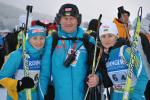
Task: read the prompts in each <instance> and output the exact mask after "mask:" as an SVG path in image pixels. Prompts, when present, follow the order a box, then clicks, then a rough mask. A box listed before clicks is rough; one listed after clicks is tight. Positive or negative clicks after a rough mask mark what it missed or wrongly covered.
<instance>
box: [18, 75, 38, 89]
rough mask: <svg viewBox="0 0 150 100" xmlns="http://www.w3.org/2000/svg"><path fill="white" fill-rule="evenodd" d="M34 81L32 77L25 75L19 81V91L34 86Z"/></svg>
mask: <svg viewBox="0 0 150 100" xmlns="http://www.w3.org/2000/svg"><path fill="white" fill-rule="evenodd" d="M34 85H35V84H34V81H33V79H32V78H30V77H23V78H22V79H21V80H18V83H17V91H18V92H20V91H21V90H23V89H27V88H33V87H34Z"/></svg>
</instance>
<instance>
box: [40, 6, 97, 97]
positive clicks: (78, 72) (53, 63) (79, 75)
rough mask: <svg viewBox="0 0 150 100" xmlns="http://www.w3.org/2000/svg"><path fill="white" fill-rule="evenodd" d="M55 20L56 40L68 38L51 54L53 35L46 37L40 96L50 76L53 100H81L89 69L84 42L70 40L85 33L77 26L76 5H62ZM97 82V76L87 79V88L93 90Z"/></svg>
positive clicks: (60, 41)
mask: <svg viewBox="0 0 150 100" xmlns="http://www.w3.org/2000/svg"><path fill="white" fill-rule="evenodd" d="M55 20H56V23H57V24H58V33H57V34H58V37H62V38H68V40H64V39H59V40H58V43H57V46H56V47H55V50H54V51H53V53H52V52H51V48H52V42H53V38H52V36H49V37H48V38H47V41H46V45H45V53H44V55H43V61H42V62H43V63H42V69H41V71H42V72H41V77H40V86H41V87H40V88H41V91H42V92H41V94H42V96H43V97H44V95H45V94H46V90H47V85H48V82H49V81H50V77H51V75H52V79H53V83H54V88H55V100H83V99H84V95H85V90H84V87H85V80H86V78H87V77H86V75H87V69H88V64H87V56H88V55H87V49H86V48H85V46H84V45H83V41H81V40H72V39H71V38H83V35H84V31H83V29H82V28H81V27H79V26H80V23H81V14H80V13H79V10H78V8H77V6H76V5H74V4H64V5H62V6H61V8H60V10H59V12H58V14H57V15H56V19H55ZM89 41H91V42H92V43H94V38H89ZM71 57H72V58H71ZM69 62H70V63H69ZM98 82H99V78H98V76H97V75H95V74H94V75H89V76H88V82H87V84H88V86H89V87H95V86H96V85H97V84H98Z"/></svg>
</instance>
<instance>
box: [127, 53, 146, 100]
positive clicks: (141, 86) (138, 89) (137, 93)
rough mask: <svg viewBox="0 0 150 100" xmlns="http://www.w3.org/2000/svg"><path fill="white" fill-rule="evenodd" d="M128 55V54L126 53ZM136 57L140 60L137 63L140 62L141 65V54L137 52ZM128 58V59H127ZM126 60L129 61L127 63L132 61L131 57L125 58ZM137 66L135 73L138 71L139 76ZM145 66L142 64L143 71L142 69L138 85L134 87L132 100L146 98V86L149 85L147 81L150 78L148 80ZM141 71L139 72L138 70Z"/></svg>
mask: <svg viewBox="0 0 150 100" xmlns="http://www.w3.org/2000/svg"><path fill="white" fill-rule="evenodd" d="M125 53H126V54H127V52H125ZM126 54H125V55H126ZM135 55H136V57H137V58H138V59H137V61H138V62H140V63H141V64H142V63H143V62H142V61H141V60H140V58H141V57H140V54H139V52H138V51H137V52H136V53H135ZM127 56H128V57H127ZM125 59H127V61H128V62H129V60H130V55H128V54H127V55H126V56H125ZM139 66H140V64H139ZM136 67H137V66H134V71H136V74H137V69H136ZM144 68H145V67H144V65H143V64H142V69H141V72H140V74H139V76H138V77H137V81H136V85H135V86H134V87H133V92H132V93H131V97H132V99H135V100H137V99H140V100H143V98H144V91H145V88H146V84H147V81H148V78H147V75H146V72H145V69H144ZM138 71H139V70H138Z"/></svg>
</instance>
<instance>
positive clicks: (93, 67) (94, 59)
mask: <svg viewBox="0 0 150 100" xmlns="http://www.w3.org/2000/svg"><path fill="white" fill-rule="evenodd" d="M101 18H102V14H100V16H99V18H98V26H97V33H99V27H100V20H101ZM97 45H98V37H96V44H95V47H94V58H93V65H92V74H94V73H95V71H96V69H97V66H98V63H99V60H98V63H97V64H96V66H95V63H96V52H97ZM101 51H102V50H100V53H101ZM98 58H100V57H98ZM89 91H90V88H89V87H88V89H87V91H86V94H85V96H84V100H86V98H87V96H88V93H89Z"/></svg>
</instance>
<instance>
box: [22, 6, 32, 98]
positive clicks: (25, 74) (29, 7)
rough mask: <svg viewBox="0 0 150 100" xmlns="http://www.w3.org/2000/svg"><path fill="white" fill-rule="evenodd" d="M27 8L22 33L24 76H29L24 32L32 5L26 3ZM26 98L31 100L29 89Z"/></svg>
mask: <svg viewBox="0 0 150 100" xmlns="http://www.w3.org/2000/svg"><path fill="white" fill-rule="evenodd" d="M26 10H27V16H26V24H25V29H24V34H23V46H22V47H23V68H24V76H25V77H28V76H29V65H28V58H29V56H28V54H27V53H26V32H27V27H28V18H29V13H31V12H32V6H30V5H27V7H26ZM26 100H32V97H31V89H26Z"/></svg>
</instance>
